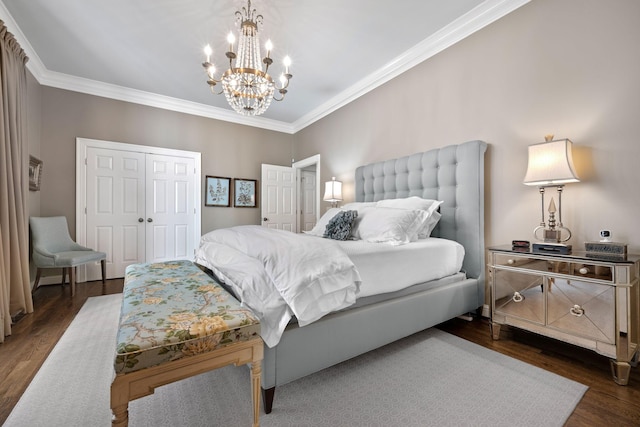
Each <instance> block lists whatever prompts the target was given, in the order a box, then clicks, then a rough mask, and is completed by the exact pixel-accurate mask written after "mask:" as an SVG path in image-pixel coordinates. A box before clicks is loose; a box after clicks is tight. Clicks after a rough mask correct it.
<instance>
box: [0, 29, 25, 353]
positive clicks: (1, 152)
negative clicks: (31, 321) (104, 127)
mask: <svg viewBox="0 0 640 427" xmlns="http://www.w3.org/2000/svg"><path fill="white" fill-rule="evenodd" d="M27 61H28V58H27V56H26V54H25V53H24V51H23V50H22V48H21V47H20V45H19V44H18V42H17V41H16V39H15V38H14V36H13V34H11V33H10V32H8V31H7V28H6V26H5V24H4V22H2V21H0V320H1V321H2V325H1V327H2V333H1V334H0V342H4V337H5V336H7V335H10V334H11V316H12V315H14V314H17V313H20V312H24V313H31V312H33V301H32V299H31V284H30V279H29V228H28V216H29V214H28V212H29V209H28V206H27V200H28V199H27V195H28V193H27V192H28V188H29V175H28V169H29V153H28V151H29V148H28V141H27V131H26V124H27V75H26V68H25V64H26V62H27Z"/></svg>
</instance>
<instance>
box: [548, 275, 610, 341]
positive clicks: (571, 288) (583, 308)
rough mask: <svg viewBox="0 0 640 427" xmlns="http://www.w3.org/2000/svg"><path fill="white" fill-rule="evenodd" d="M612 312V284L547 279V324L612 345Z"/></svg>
mask: <svg viewBox="0 0 640 427" xmlns="http://www.w3.org/2000/svg"><path fill="white" fill-rule="evenodd" d="M615 312H616V310H615V287H614V286H609V285H601V284H596V283H587V282H583V281H580V280H565V279H558V278H552V277H550V278H549V279H548V291H547V327H549V328H553V329H557V330H560V331H562V332H566V333H569V334H571V335H574V336H581V337H584V338H588V339H593V340H596V341H598V342H604V343H608V344H614V345H615V343H616V336H615V327H616V324H615Z"/></svg>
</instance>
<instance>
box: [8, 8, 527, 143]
mask: <svg viewBox="0 0 640 427" xmlns="http://www.w3.org/2000/svg"><path fill="white" fill-rule="evenodd" d="M530 1H531V0H487V1H485V2H483V3H482V4H480V5H479V6H477V7H475V8H474V9H472V10H471V11H469V12H468V13H466V14H465V15H463V16H461V17H460V18H458V19H456V20H455V21H453V22H452V23H450V24H449V25H447V26H446V27H444V28H442V29H441V30H439V31H437V32H436V33H434V34H433V35H432V36H430V37H428V38H426V39H425V40H423V41H422V42H420V43H418V44H417V45H415V46H414V47H412V48H411V49H409V50H407V51H406V52H404V53H403V54H402V55H400V56H398V57H396V58H394V59H393V60H392V61H390V62H389V63H387V64H386V65H385V66H383V67H382V68H381V69H379V70H378V71H376V72H374V73H372V74H370V75H368V76H366V77H365V78H363V79H362V80H360V81H359V82H358V83H356V84H354V85H352V86H351V87H349V88H348V89H347V90H345V91H343V92H342V93H340V94H338V95H337V96H335V97H333V98H332V99H330V100H328V101H327V102H325V103H323V104H321V105H320V106H318V107H317V108H315V109H314V110H312V111H311V112H309V113H307V114H305V115H304V116H302V117H301V118H300V119H298V120H296V121H295V122H293V123H286V122H283V121H278V120H272V119H266V118H264V117H246V116H241V115H239V114H237V113H235V112H233V111H231V110H227V109H223V108H218V107H212V106H210V105H205V104H200V103H196V102H191V101H186V100H183V99H178V98H173V97H169V96H164V95H158V94H154V93H151V92H145V91H141V90H137V89H131V88H127V87H123V86H117V85H112V84H107V83H103V82H98V81H95V80H90V79H85V78H81V77H75V76H71V75H68V74H63V73H58V72H55V71H50V70H48V69H47V68H46V67H45V66H44V64H43V63H42V61H41V60H40V58H39V57H38V55H37V54H36V52H35V50H34V49H33V47H32V46H31V44H30V43H29V41H28V40H27V38H26V37H25V36H24V34H23V33H22V31H21V30H20V28H19V27H18V25H17V23H16V22H15V20H14V19H13V17H12V16H11V14H10V13H9V11H8V10H7V9H6V7H5V5H4V3H3V2H2V1H0V13H1V14H2V17H3V19H4V21H5V24H6V26H7V28H8V29H9V31H11V32H12V33H13V34H14V36H15V37H16V40H17V41H18V43H20V46H22V48H23V49H24V51H25V53H26V54H27V56H28V57H29V62H27V68H28V69H29V71H30V72H31V73H32V74H33V76H34V77H35V79H36V80H37V81H38V83H40V84H41V85H44V86H50V87H55V88H59V89H65V90H70V91H74V92H81V93H86V94H89V95H95V96H100V97H104V98H110V99H116V100H120V101H125V102H132V103H136V104H141V105H147V106H150V107H156V108H162V109H166V110H171V111H176V112H181V113H185V114H192V115H196V116H202V117H207V118H211V119H216V120H222V121H226V122H231V123H236V124H240V125H246V126H253V127H258V128H262V129H268V130H273V131H277V132H283V133H288V134H294V133H296V132H298V131H300V130H302V129H304V128H305V127H307V126H309V125H311V124H313V123H315V122H316V121H318V120H320V119H321V118H323V117H325V116H327V115H329V114H331V113H332V112H334V111H336V110H338V109H339V108H341V107H343V106H344V105H347V104H349V103H350V102H352V101H354V100H356V99H358V98H359V97H361V96H362V95H365V94H366V93H368V92H370V91H372V90H374V89H375V88H377V87H379V86H381V85H382V84H384V83H386V82H388V81H389V80H391V79H393V78H395V77H397V76H398V75H400V74H402V73H404V72H405V71H407V70H409V69H411V68H413V67H415V66H416V65H418V64H420V63H421V62H424V61H425V60H427V59H429V58H431V57H432V56H434V55H436V54H437V53H439V52H442V51H443V50H445V49H446V48H448V47H450V46H452V45H453V44H455V43H457V42H458V41H460V40H462V39H464V38H466V37H467V36H469V35H471V34H473V33H474V32H476V31H478V30H480V29H482V28H484V27H486V26H487V25H489V24H491V23H492V22H494V21H496V20H498V19H500V18H502V17H503V16H505V15H507V14H508V13H510V12H512V11H514V10H515V9H518V8H519V7H521V6H523V5H525V4H526V3H529V2H530Z"/></svg>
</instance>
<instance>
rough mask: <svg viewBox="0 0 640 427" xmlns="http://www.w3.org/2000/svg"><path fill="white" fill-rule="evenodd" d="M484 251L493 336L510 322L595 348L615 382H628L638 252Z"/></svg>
mask: <svg viewBox="0 0 640 427" xmlns="http://www.w3.org/2000/svg"><path fill="white" fill-rule="evenodd" d="M488 250H489V274H490V279H489V281H490V292H491V328H492V336H493V338H494V339H499V337H500V326H501V325H511V326H515V327H518V328H521V329H526V330H528V331H531V332H535V333H538V334H541V335H545V336H548V337H551V338H555V339H559V340H562V341H566V342H569V343H571V344H574V345H578V346H581V347H585V348H588V349H591V350H594V351H596V352H597V353H600V354H603V355H605V356H608V357H610V358H611V369H612V374H613V379H614V381H615V382H616V383H618V384H620V385H625V384H627V382H628V381H629V373H630V371H631V364H633V365H634V366H635V362H637V358H638V331H639V329H640V318H639V316H638V313H639V311H640V307H639V304H640V298H639V287H640V285H639V283H638V281H639V277H640V255H627V256H626V257H625V258H622V259H611V257H603V258H602V259H600V258H597V257H594V256H593V255H592V254H588V256H587V253H585V252H573V253H572V254H569V255H559V254H540V253H536V252H529V251H526V250H525V251H522V250H521V249H518V250H513V249H512V248H511V246H510V245H509V246H498V247H491V248H489V249H488Z"/></svg>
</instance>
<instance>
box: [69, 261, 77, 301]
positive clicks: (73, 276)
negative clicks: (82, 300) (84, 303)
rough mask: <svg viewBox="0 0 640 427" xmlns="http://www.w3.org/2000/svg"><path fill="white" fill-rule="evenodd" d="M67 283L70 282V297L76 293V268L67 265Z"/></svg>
mask: <svg viewBox="0 0 640 427" xmlns="http://www.w3.org/2000/svg"><path fill="white" fill-rule="evenodd" d="M69 283H71V297H73V296H75V294H76V268H75V267H69Z"/></svg>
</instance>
